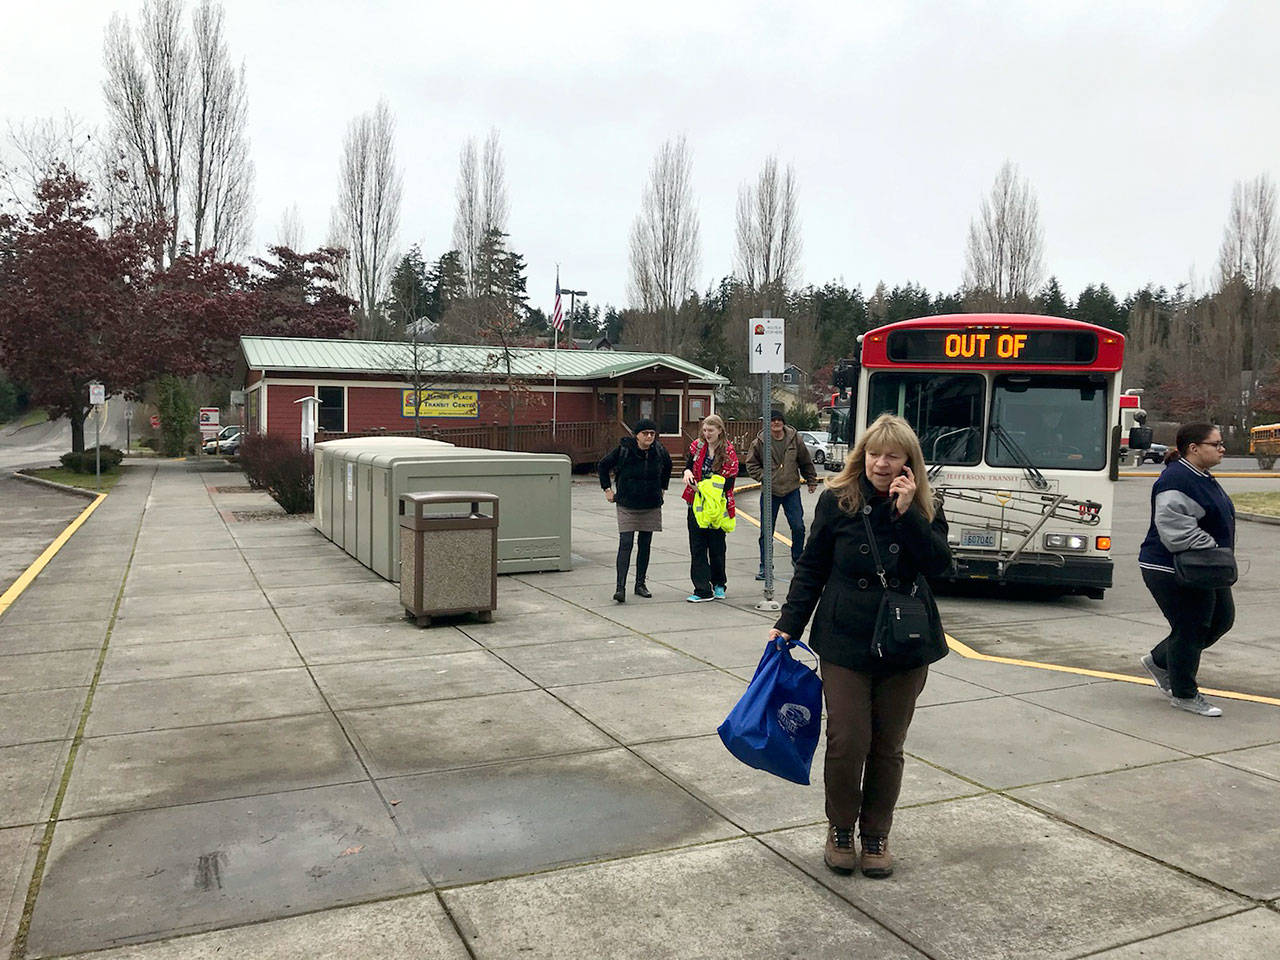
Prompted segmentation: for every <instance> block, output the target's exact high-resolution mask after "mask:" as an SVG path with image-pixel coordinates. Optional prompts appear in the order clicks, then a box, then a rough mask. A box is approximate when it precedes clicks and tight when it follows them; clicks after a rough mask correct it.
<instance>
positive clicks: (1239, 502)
mask: <svg viewBox="0 0 1280 960" xmlns="http://www.w3.org/2000/svg"><path fill="white" fill-rule="evenodd" d="M1231 499H1232V501H1234V503H1235V505H1236V509H1237V510H1239V511H1240V512H1241V513H1260V514H1263V515H1264V516H1268V517H1280V492H1275V493H1272V492H1271V491H1269V490H1268V491H1267V492H1266V493H1233V494H1232V495H1231Z"/></svg>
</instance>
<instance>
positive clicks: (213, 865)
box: [196, 850, 227, 890]
mask: <svg viewBox="0 0 1280 960" xmlns="http://www.w3.org/2000/svg"><path fill="white" fill-rule="evenodd" d="M226 862H227V855H226V854H225V853H223V852H222V851H221V850H214V851H213V852H212V853H202V854H201V855H200V856H199V857H198V858H197V859H196V889H197V890H221V889H222V867H223V864H225V863H226Z"/></svg>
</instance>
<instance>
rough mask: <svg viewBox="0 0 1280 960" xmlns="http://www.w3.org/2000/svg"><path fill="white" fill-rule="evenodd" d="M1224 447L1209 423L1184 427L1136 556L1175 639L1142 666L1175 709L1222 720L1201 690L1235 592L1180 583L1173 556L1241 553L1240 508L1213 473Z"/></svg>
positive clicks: (1227, 625) (1232, 613)
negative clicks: (1206, 655)
mask: <svg viewBox="0 0 1280 960" xmlns="http://www.w3.org/2000/svg"><path fill="white" fill-rule="evenodd" d="M1223 447H1224V444H1223V442H1222V433H1221V432H1220V431H1219V430H1218V428H1217V427H1215V426H1214V425H1213V424H1211V423H1184V424H1183V425H1182V426H1181V427H1180V428H1179V429H1178V438H1177V446H1176V448H1175V449H1173V450H1170V451H1169V453H1168V454H1167V456H1166V458H1165V468H1164V471H1163V472H1162V473H1161V474H1160V477H1159V478H1158V479H1157V480H1156V482H1155V484H1154V485H1153V486H1152V488H1151V528H1150V530H1148V532H1147V538H1146V539H1145V540H1143V541H1142V548H1141V549H1140V550H1139V551H1138V566H1139V567H1141V568H1142V579H1143V582H1145V583H1146V585H1147V589H1148V590H1150V591H1151V596H1153V597H1154V598H1155V601H1156V604H1157V605H1158V606H1159V607H1160V612H1161V613H1162V614H1164V618H1165V619H1166V620H1168V621H1169V635H1168V636H1167V637H1165V638H1164V639H1163V640H1161V641H1160V642H1159V643H1158V644H1156V646H1155V647H1154V648H1153V649H1152V650H1151V652H1150V653H1148V654H1147V655H1146V656H1144V657H1143V658H1142V665H1143V666H1144V667H1146V669H1147V672H1148V673H1150V674H1151V677H1152V679H1154V680H1155V682H1156V686H1158V687H1159V688H1160V690H1161V691H1162V692H1163V693H1164V694H1165V695H1166V696H1168V697H1169V698H1170V699H1169V703H1170V705H1171V706H1174V707H1178V708H1179V709H1182V710H1187V711H1189V712H1191V713H1195V714H1199V715H1200V716H1202V717H1220V716H1222V710H1221V709H1220V708H1218V707H1216V706H1214V705H1213V704H1212V703H1210V702H1209V701H1208V700H1206V699H1205V698H1204V695H1203V694H1201V693H1200V690H1199V688H1198V687H1197V686H1196V673H1197V671H1199V669H1200V652H1201V651H1202V650H1205V649H1207V648H1209V647H1210V646H1212V645H1213V644H1215V643H1216V642H1217V641H1218V640H1219V639H1220V638H1221V637H1222V636H1223V634H1225V633H1226V632H1227V631H1228V630H1230V629H1231V625H1232V624H1233V623H1234V622H1235V617H1236V608H1235V603H1234V602H1233V601H1232V599H1231V588H1230V587H1219V588H1217V589H1203V588H1199V587H1191V586H1187V585H1185V584H1181V583H1179V582H1178V580H1177V578H1176V576H1175V571H1174V563H1173V557H1174V554H1177V553H1182V552H1183V551H1186V550H1209V549H1212V548H1214V547H1227V548H1229V549H1232V550H1234V549H1235V543H1236V511H1235V506H1234V505H1233V504H1232V503H1231V498H1230V497H1228V496H1227V493H1226V491H1225V490H1223V489H1222V485H1221V484H1219V483H1218V481H1217V480H1215V479H1214V478H1213V476H1212V474H1210V473H1209V470H1210V469H1211V468H1212V467H1216V466H1217V465H1218V464H1220V463H1221V462H1222V455H1223Z"/></svg>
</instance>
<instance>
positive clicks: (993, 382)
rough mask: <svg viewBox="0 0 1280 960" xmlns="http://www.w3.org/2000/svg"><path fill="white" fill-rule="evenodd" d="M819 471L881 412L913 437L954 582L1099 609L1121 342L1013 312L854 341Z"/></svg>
mask: <svg viewBox="0 0 1280 960" xmlns="http://www.w3.org/2000/svg"><path fill="white" fill-rule="evenodd" d="M859 342H860V344H861V355H860V357H859V358H858V366H859V368H860V369H859V370H858V371H857V388H856V394H855V395H854V397H853V398H852V399H851V401H850V403H849V405H848V406H841V405H837V406H833V407H832V408H831V410H830V411H829V413H830V421H831V425H830V433H831V439H832V443H831V448H830V449H829V451H828V454H829V455H828V468H829V469H839V468H840V466H841V465H842V464H843V463H844V459H845V456H846V455H847V453H848V449H849V444H850V442H851V441H853V440H855V439H856V437H857V436H860V435H861V433H862V431H864V430H865V429H866V427H867V425H868V424H870V423H871V422H872V421H873V420H875V418H876V417H878V416H879V415H880V414H882V413H886V412H888V413H896V414H898V415H900V416H902V417H905V418H906V419H907V420H908V421H909V422H910V423H911V425H912V426H913V427H914V428H915V431H916V433H917V435H918V436H919V437H920V442H921V445H922V446H923V448H924V456H925V461H926V462H927V463H928V464H929V477H930V482H931V483H932V484H933V486H934V487H935V489H936V490H937V491H938V492H939V493H940V494H941V496H942V498H943V504H944V507H945V509H946V514H947V519H948V521H949V523H950V528H951V532H950V538H951V550H952V555H953V557H954V558H955V563H954V566H953V568H952V570H951V571H950V574H949V576H950V577H952V578H955V579H961V580H969V579H982V580H994V581H999V582H1002V583H1018V584H1041V585H1044V586H1047V587H1050V588H1053V589H1054V590H1055V591H1062V592H1073V593H1082V594H1085V595H1087V596H1090V597H1094V598H1097V599H1101V597H1102V594H1103V591H1104V590H1105V589H1106V588H1108V587H1110V586H1111V584H1112V561H1111V556H1110V550H1111V525H1112V503H1113V492H1114V487H1113V484H1114V483H1115V481H1116V479H1117V477H1118V475H1119V458H1120V433H1121V427H1120V376H1121V368H1122V366H1123V361H1124V337H1123V336H1122V335H1121V334H1118V333H1116V332H1115V331H1113V330H1108V329H1105V328H1103V327H1096V326H1093V325H1091V324H1087V323H1080V322H1078V321H1075V320H1063V319H1058V318H1055V317H1039V316H1027V315H1021V314H960V315H952V316H939V317H924V318H920V319H916V320H905V321H902V322H900V323H893V324H888V325H886V326H883V327H878V328H876V329H875V330H872V331H870V332H868V333H866V334H864V335H863V336H862V337H860V338H859Z"/></svg>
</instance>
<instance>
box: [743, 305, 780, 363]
mask: <svg viewBox="0 0 1280 960" xmlns="http://www.w3.org/2000/svg"><path fill="white" fill-rule="evenodd" d="M782 329H783V326H782V318H781V317H756V318H754V319H752V320H748V321H747V343H748V345H749V350H750V358H751V363H750V372H751V373H782V371H783V370H785V369H786V365H787V364H786V360H785V359H784V354H783V349H782V338H783V334H782Z"/></svg>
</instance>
